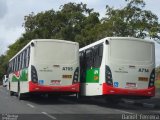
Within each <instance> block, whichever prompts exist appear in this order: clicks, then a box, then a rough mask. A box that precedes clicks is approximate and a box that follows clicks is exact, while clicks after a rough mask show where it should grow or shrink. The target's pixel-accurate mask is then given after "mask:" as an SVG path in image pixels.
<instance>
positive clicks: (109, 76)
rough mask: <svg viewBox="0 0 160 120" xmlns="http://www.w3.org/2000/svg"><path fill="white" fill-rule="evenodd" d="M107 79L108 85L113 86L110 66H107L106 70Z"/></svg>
mask: <svg viewBox="0 0 160 120" xmlns="http://www.w3.org/2000/svg"><path fill="white" fill-rule="evenodd" d="M105 75H106V76H105V79H106V83H107V84H108V85H113V81H112V72H111V70H110V68H109V66H107V65H106V70H105Z"/></svg>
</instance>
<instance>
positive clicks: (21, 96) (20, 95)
mask: <svg viewBox="0 0 160 120" xmlns="http://www.w3.org/2000/svg"><path fill="white" fill-rule="evenodd" d="M17 97H18V100H23V99H24V94H23V93H21V90H20V83H18V96H17Z"/></svg>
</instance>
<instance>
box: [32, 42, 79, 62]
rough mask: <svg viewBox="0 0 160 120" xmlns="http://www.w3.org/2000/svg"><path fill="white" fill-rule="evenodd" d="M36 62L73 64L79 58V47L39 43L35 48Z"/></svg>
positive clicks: (65, 44)
mask: <svg viewBox="0 0 160 120" xmlns="http://www.w3.org/2000/svg"><path fill="white" fill-rule="evenodd" d="M34 54H35V60H36V61H37V62H39V63H44V62H54V63H59V64H65V63H72V62H74V61H75V60H77V58H78V45H75V44H68V43H61V42H39V43H38V44H37V45H36V46H35V53H34Z"/></svg>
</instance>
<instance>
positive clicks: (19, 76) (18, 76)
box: [12, 68, 28, 82]
mask: <svg viewBox="0 0 160 120" xmlns="http://www.w3.org/2000/svg"><path fill="white" fill-rule="evenodd" d="M17 81H28V69H27V68H25V69H23V70H20V71H17V72H15V73H14V74H13V76H12V82H17Z"/></svg>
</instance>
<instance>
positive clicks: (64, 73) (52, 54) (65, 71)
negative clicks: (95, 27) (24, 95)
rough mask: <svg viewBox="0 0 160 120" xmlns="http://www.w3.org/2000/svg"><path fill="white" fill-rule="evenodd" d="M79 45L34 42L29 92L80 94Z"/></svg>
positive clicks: (58, 42) (57, 42)
mask: <svg viewBox="0 0 160 120" xmlns="http://www.w3.org/2000/svg"><path fill="white" fill-rule="evenodd" d="M78 49H79V48H78V44H77V43H63V42H60V41H56V42H55V41H54V42H46V41H41V42H40V41H39V42H34V48H33V51H32V52H33V53H32V57H31V58H32V60H31V81H30V82H29V92H62V93H63V92H64V93H65V92H68V93H78V92H79V62H78V61H79V60H78Z"/></svg>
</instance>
